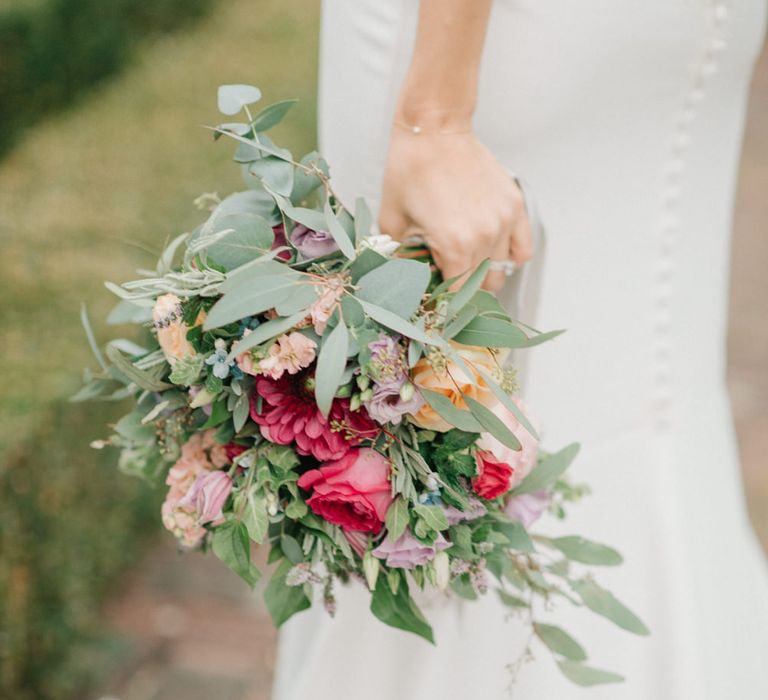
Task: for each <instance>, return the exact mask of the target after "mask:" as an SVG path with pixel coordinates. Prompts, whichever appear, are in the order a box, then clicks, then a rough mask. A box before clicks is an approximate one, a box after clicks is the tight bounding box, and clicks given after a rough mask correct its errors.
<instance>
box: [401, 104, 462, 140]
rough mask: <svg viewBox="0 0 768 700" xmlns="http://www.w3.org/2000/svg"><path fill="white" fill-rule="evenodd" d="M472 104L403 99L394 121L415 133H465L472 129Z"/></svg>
mask: <svg viewBox="0 0 768 700" xmlns="http://www.w3.org/2000/svg"><path fill="white" fill-rule="evenodd" d="M474 111H475V105H474V103H472V104H453V105H446V104H437V103H430V102H423V101H418V102H408V101H405V100H401V101H400V102H399V103H398V105H397V109H396V110H395V115H394V123H395V125H396V126H400V127H403V128H406V129H408V130H411V131H414V132H415V133H420V132H423V133H463V132H467V131H471V130H472V115H473V114H474Z"/></svg>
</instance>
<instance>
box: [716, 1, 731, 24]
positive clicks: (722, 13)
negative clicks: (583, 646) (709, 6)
mask: <svg viewBox="0 0 768 700" xmlns="http://www.w3.org/2000/svg"><path fill="white" fill-rule="evenodd" d="M713 14H714V17H715V20H716V21H717V22H725V20H727V19H728V8H727V7H726V6H725V4H723V3H718V4H717V5H715V11H714V13H713Z"/></svg>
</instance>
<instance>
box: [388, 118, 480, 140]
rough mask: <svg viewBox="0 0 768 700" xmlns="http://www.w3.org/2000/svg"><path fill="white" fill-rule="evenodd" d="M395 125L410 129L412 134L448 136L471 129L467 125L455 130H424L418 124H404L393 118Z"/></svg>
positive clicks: (465, 132)
mask: <svg viewBox="0 0 768 700" xmlns="http://www.w3.org/2000/svg"><path fill="white" fill-rule="evenodd" d="M394 124H395V126H399V127H400V128H401V129H405V130H406V131H410V132H411V133H412V134H416V135H419V134H427V135H436V136H449V135H451V134H468V133H470V132H471V131H472V127H467V128H466V129H456V130H450V129H440V130H437V131H424V128H423V127H421V126H419V125H418V124H406V123H405V122H400V121H397V119H395V121H394Z"/></svg>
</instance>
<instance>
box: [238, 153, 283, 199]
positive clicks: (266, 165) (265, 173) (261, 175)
mask: <svg viewBox="0 0 768 700" xmlns="http://www.w3.org/2000/svg"><path fill="white" fill-rule="evenodd" d="M243 167H244V168H246V170H247V172H248V174H249V175H251V176H253V177H256V178H258V179H259V180H261V182H262V183H264V184H265V185H267V186H268V187H269V188H270V189H271V190H273V191H275V192H277V193H278V194H282V195H285V196H286V197H288V196H290V194H291V191H292V190H293V165H292V164H291V163H288V162H286V161H285V160H282V159H281V158H276V157H275V156H266V157H264V158H259V159H258V160H254V161H252V162H250V163H247V164H246V165H244V166H243Z"/></svg>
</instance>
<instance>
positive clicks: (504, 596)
mask: <svg viewBox="0 0 768 700" xmlns="http://www.w3.org/2000/svg"><path fill="white" fill-rule="evenodd" d="M497 592H498V594H499V598H501V602H502V603H504V605H508V606H509V607H510V608H529V607H530V604H529V603H528V601H526V600H523V599H522V598H520V597H518V596H516V595H512V594H511V593H507V592H506V591H505V590H502V589H501V588H499V589H497Z"/></svg>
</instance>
